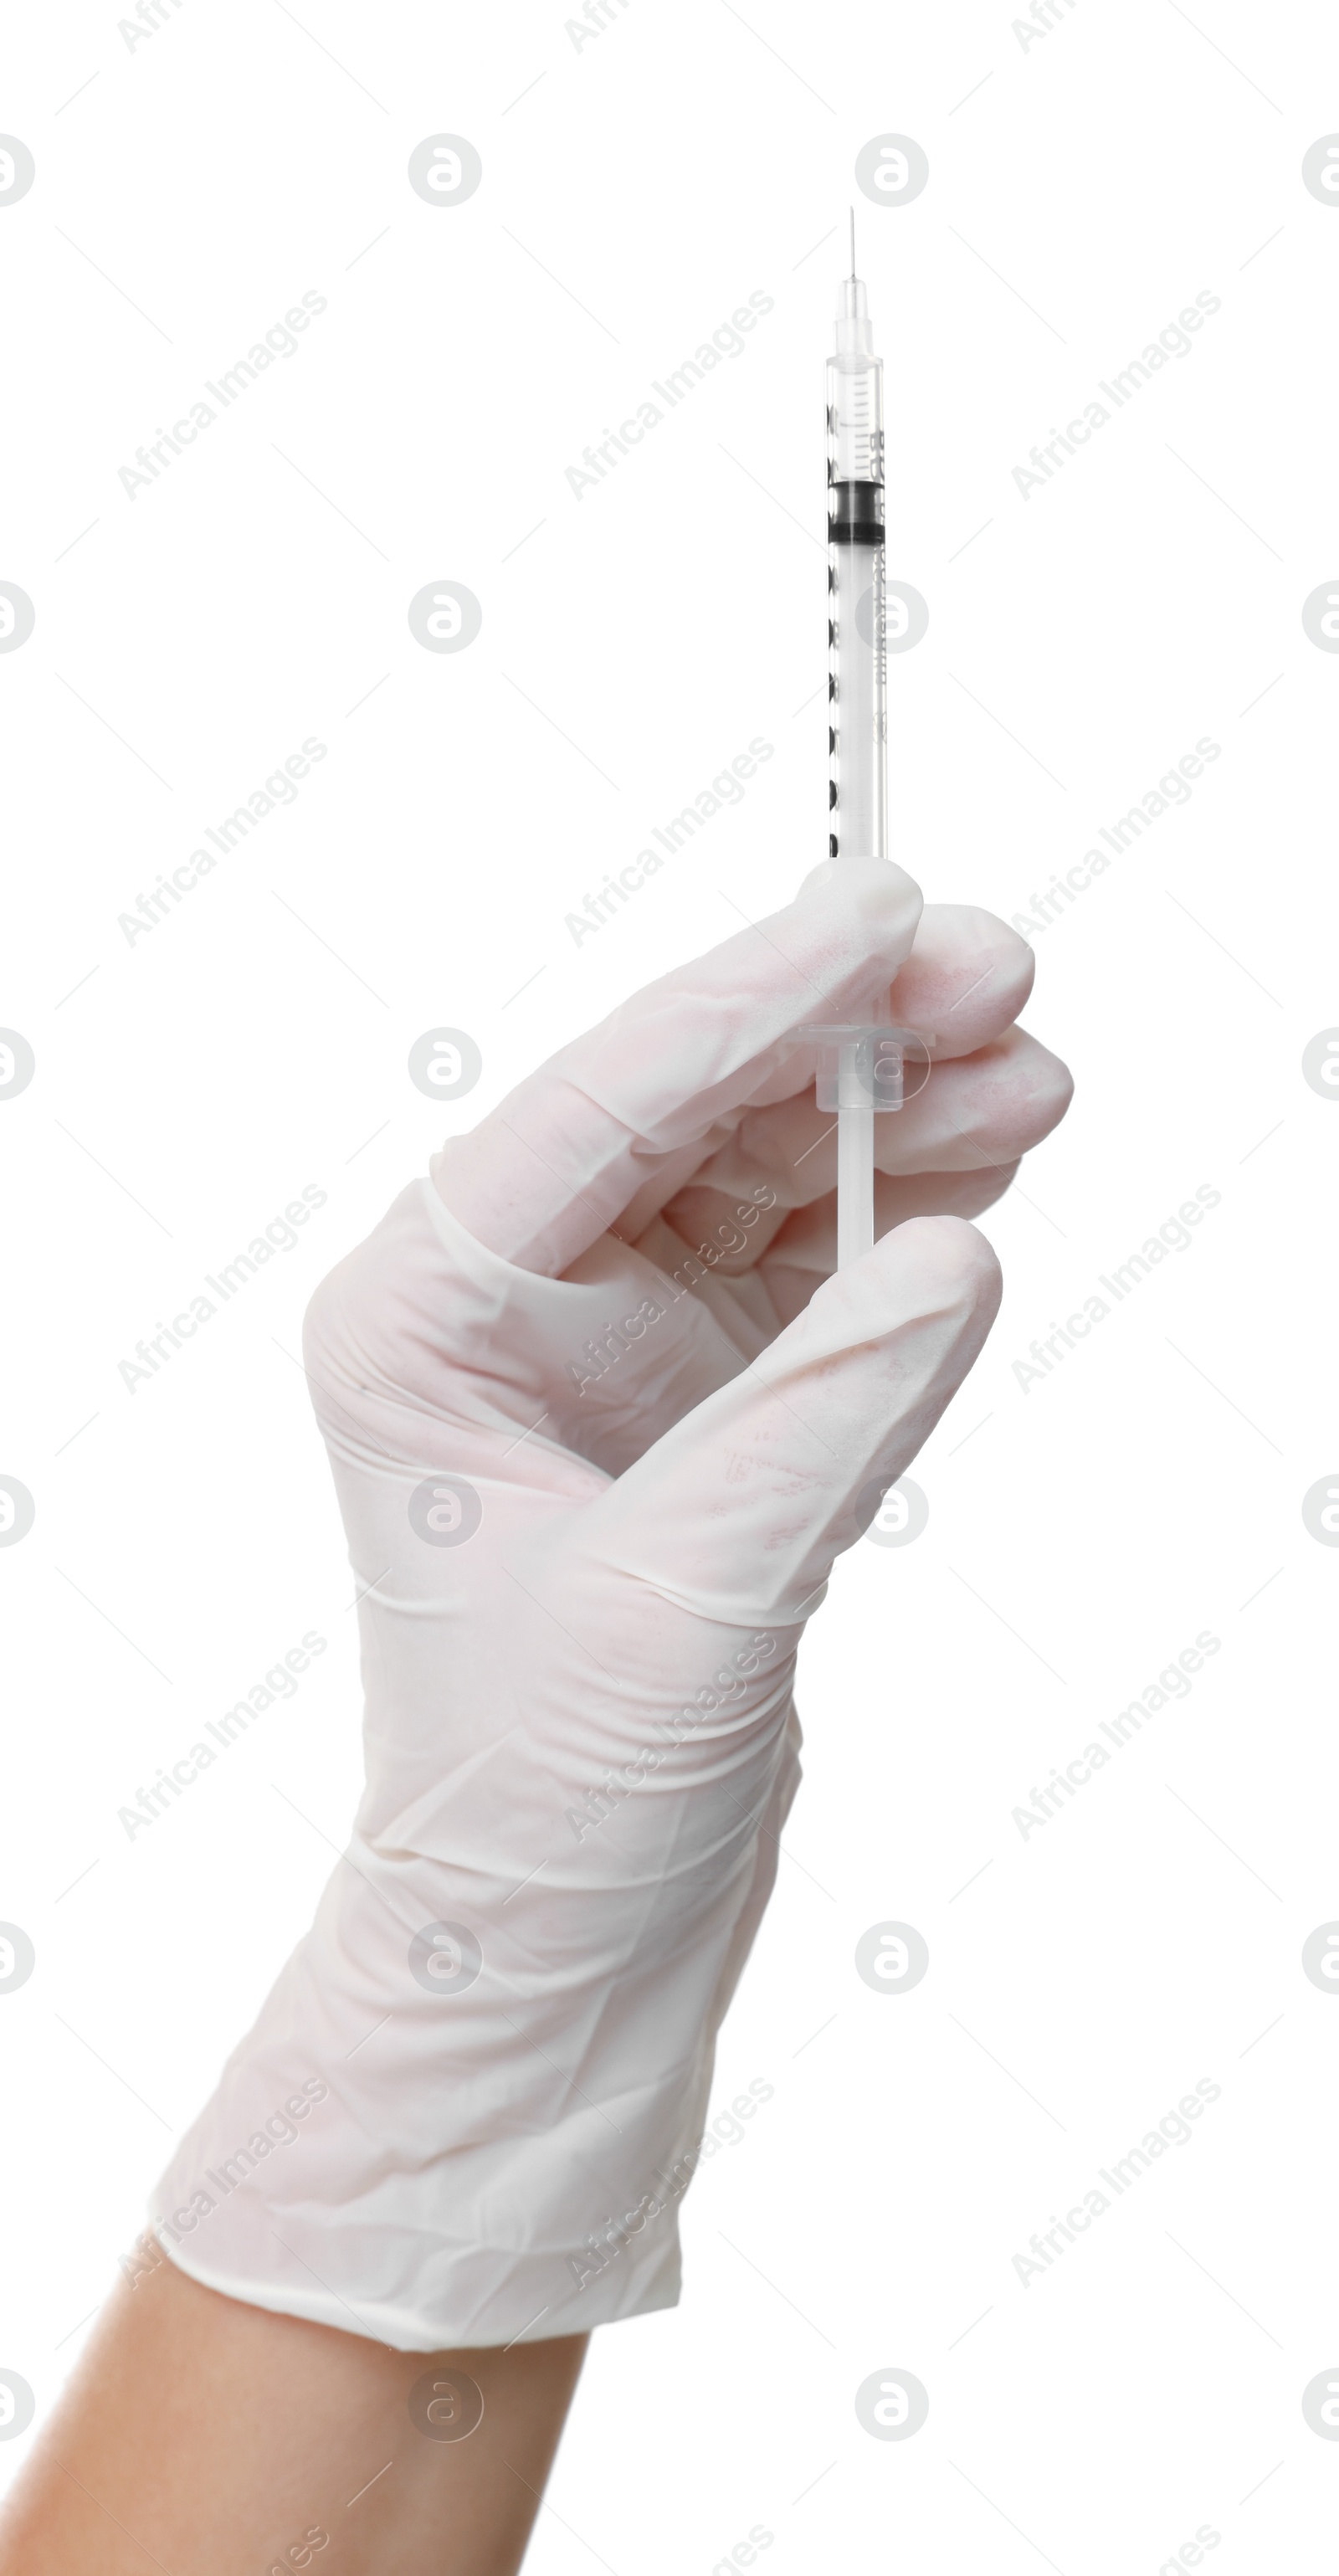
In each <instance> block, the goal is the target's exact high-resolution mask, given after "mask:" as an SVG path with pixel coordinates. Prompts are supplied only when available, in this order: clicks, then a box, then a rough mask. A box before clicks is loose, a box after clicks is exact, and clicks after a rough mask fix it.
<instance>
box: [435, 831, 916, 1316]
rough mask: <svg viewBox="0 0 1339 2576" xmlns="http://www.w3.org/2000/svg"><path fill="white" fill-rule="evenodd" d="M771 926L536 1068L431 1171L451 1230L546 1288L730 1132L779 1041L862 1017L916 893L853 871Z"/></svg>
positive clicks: (910, 935)
mask: <svg viewBox="0 0 1339 2576" xmlns="http://www.w3.org/2000/svg"><path fill="white" fill-rule="evenodd" d="M824 873H825V881H824V882H823V883H821V884H817V885H806V886H804V887H802V888H801V891H800V894H799V896H798V897H797V899H796V901H795V902H794V903H793V904H790V905H788V906H787V908H786V909H785V911H783V912H779V913H773V914H772V915H771V916H770V917H769V918H768V919H766V920H763V921H761V922H758V923H756V924H754V925H752V926H750V928H749V929H747V930H742V931H739V932H737V933H736V935H735V936H734V937H733V938H732V939H727V940H726V941H724V942H723V944H722V945H721V946H720V947H719V948H713V949H709V950H708V952H707V954H706V955H705V956H704V957H697V958H694V959H692V960H691V962H690V963H689V964H688V965H686V966H680V967H676V968H675V970H674V972H673V973H672V974H669V975H664V976H662V977H660V979H659V980H658V981H657V982H656V983H654V984H648V985H646V986H645V987H644V989H643V990H642V991H641V992H640V993H637V994H634V995H633V997H632V999H631V1000H630V1001H628V1002H625V1003H623V1004H621V1005H620V1007H619V1009H618V1010H616V1011H614V1012H613V1013H612V1014H611V1016H610V1017H609V1018H608V1019H607V1020H604V1021H602V1022H601V1023H600V1025H599V1026H598V1027H597V1028H594V1029H591V1030H589V1031H588V1032H587V1033H586V1035H585V1036H584V1037H580V1038H577V1039H576V1040H575V1041H574V1042H573V1044H572V1045H570V1046H567V1047H564V1048H563V1049H562V1050H561V1051H560V1053H559V1054H557V1055H555V1056H552V1057H550V1059H549V1061H548V1063H547V1064H545V1065H541V1066H540V1068H539V1070H538V1072H537V1073H533V1074H530V1075H529V1076H528V1077H527V1078H526V1080H525V1081H524V1082H522V1083H520V1084H518V1086H517V1088H516V1090H515V1091H513V1092H511V1093H509V1095H508V1097H507V1099H506V1100H505V1101H503V1102H502V1104H501V1106H500V1107H499V1108H497V1109H495V1110H493V1111H492V1112H491V1113H490V1115H489V1116H488V1117H487V1118H485V1119H483V1120H482V1121H481V1123H480V1124H479V1126H478V1127H476V1128H475V1129H474V1130H473V1132H472V1134H470V1135H468V1136H462V1137H459V1138H456V1139H453V1140H452V1142H451V1143H450V1144H449V1145H448V1146H447V1147H446V1148H445V1149H444V1150H443V1152H442V1153H441V1154H439V1155H438V1156H436V1157H435V1159H434V1162H433V1165H432V1176H433V1181H434V1184H435V1186H436V1188H437V1191H438V1193H439V1195H440V1197H441V1198H442V1200H443V1201H444V1203H445V1205H446V1206H447V1207H448V1208H449V1209H450V1210H451V1213H452V1215H453V1216H455V1217H457V1218H458V1219H459V1221H460V1223H461V1224H462V1225H463V1226H465V1227H466V1228H467V1229H468V1231H469V1232H470V1233H471V1234H473V1235H474V1236H475V1237H476V1239H477V1240H478V1241H479V1242H481V1243H484V1244H486V1245H487V1246H488V1248H489V1250H490V1251H492V1252H496V1253H499V1254H501V1255H502V1257H503V1259H505V1260H508V1261H512V1262H515V1263H517V1264H519V1265H520V1266H521V1267H522V1268H524V1269H527V1270H534V1271H538V1272H540V1273H542V1274H545V1275H547V1276H549V1277H556V1276H557V1275H558V1274H559V1273H560V1272H561V1271H563V1270H565V1269H566V1268H567V1266H568V1264H569V1263H570V1262H572V1261H574V1260H575V1259H576V1258H577V1256H578V1254H579V1253H581V1252H583V1251H585V1249H586V1248H587V1246H588V1245H589V1244H591V1243H593V1242H594V1241H595V1240H596V1239H597V1238H598V1237H599V1236H600V1235H601V1234H603V1233H604V1232H605V1231H606V1230H607V1229H608V1227H609V1226H610V1225H611V1223H612V1222H613V1220H614V1219H615V1218H616V1217H617V1216H618V1215H619V1213H620V1211H621V1210H622V1209H623V1208H625V1207H626V1206H627V1204H628V1201H629V1200H630V1199H631V1198H632V1197H633V1196H634V1195H635V1193H636V1191H637V1190H638V1188H639V1187H640V1185H641V1184H642V1182H643V1181H645V1180H646V1179H647V1178H648V1177H649V1175H650V1174H651V1173H652V1172H653V1171H654V1170H655V1169H656V1168H657V1167H658V1166H659V1165H660V1164H661V1163H663V1161H664V1160H665V1159H666V1158H667V1157H668V1156H670V1155H673V1154H674V1153H676V1152H683V1151H684V1150H685V1149H687V1150H688V1152H689V1154H690V1157H691V1155H692V1154H693V1153H695V1152H696V1150H697V1149H698V1148H699V1147H700V1145H701V1143H702V1140H703V1139H704V1138H705V1137H707V1136H709V1135H710V1134H711V1132H712V1130H713V1128H715V1127H717V1126H718V1125H719V1126H720V1128H721V1133H722V1134H723V1135H724V1134H727V1133H728V1132H729V1125H730V1122H731V1118H732V1116H733V1115H734V1114H735V1113H737V1112H739V1111H741V1110H742V1109H744V1108H745V1107H746V1106H747V1104H748V1102H749V1101H750V1100H751V1099H752V1098H753V1097H754V1095H755V1093H756V1092H757V1091H758V1090H759V1088H760V1087H761V1086H762V1085H763V1084H764V1083H766V1082H767V1081H768V1080H769V1078H771V1077H774V1076H775V1075H776V1074H777V1072H778V1070H779V1068H780V1067H781V1065H782V1064H783V1062H784V1058H785V1054H786V1052H787V1040H788V1038H789V1035H790V1032H791V1031H792V1030H793V1029H795V1028H796V1027H797V1026H798V1025H799V1024H801V1023H802V1022H805V1021H810V1020H828V1019H832V1018H833V1017H834V1016H845V1015H849V1014H850V1013H852V1012H857V1011H866V1012H867V1011H868V1010H869V1009H870V1008H871V1007H872V1004H873V1001H874V997H875V995H876V994H877V993H879V992H880V991H886V989H887V987H888V985H889V983H890V982H891V979H892V978H893V976H894V975H895V974H896V973H897V970H898V968H899V966H900V965H901V964H902V963H903V961H904V959H905V958H907V957H908V956H909V954H910V952H911V946H912V942H913V940H914V938H915V935H916V925H917V922H918V920H919V919H920V912H921V897H920V890H919V888H918V887H917V886H916V885H915V883H914V882H913V880H912V879H911V878H910V877H909V876H907V875H905V874H904V873H903V871H902V869H901V868H896V867H892V866H890V865H889V864H888V863H887V862H886V861H885V860H881V859H869V860H854V861H852V862H851V863H850V865H849V866H848V867H846V868H844V869H842V870H841V871H840V872H838V871H836V870H833V871H832V873H831V874H830V875H828V874H827V873H826V872H824Z"/></svg>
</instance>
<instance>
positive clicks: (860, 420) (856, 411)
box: [797, 211, 932, 1269]
mask: <svg viewBox="0 0 1339 2576" xmlns="http://www.w3.org/2000/svg"><path fill="white" fill-rule="evenodd" d="M827 444H828V758H829V764H830V766H829V776H828V856H829V859H832V860H836V861H837V862H838V864H839V865H840V864H842V863H843V862H849V861H850V860H852V859H884V860H886V859H887V856H888V848H887V809H888V705H887V673H888V657H887V641H886V637H887V625H886V610H885V572H884V517H883V497H884V479H883V478H884V444H883V360H882V359H881V358H878V357H876V356H875V354H874V339H873V332H872V329H871V325H870V319H869V304H868V299H867V297H866V294H865V289H864V285H863V283H862V281H861V280H860V279H859V278H858V277H857V276H856V273H855V214H854V211H852V215H851V274H850V276H849V277H847V278H843V280H842V282H841V285H840V286H839V288H838V290H837V345H836V348H835V350H834V352H833V354H832V356H831V357H830V358H829V360H828V372H827ZM797 1035H798V1036H800V1037H801V1038H804V1039H807V1040H809V1041H810V1042H811V1043H814V1044H816V1046H817V1050H818V1069H817V1085H816V1089H817V1097H818V1106H819V1108H820V1109H835V1111H836V1113H837V1267H838V1269H845V1267H846V1265H847V1263H848V1262H849V1261H858V1260H859V1258H860V1256H861V1254H862V1253H865V1252H869V1251H871V1250H872V1248H873V1244H874V1115H875V1112H876V1110H887V1109H900V1108H901V1107H902V1103H903V1100H904V1098H905V1097H906V1070H907V1067H908V1066H909V1065H910V1066H913V1067H923V1068H924V1070H923V1071H921V1072H920V1075H919V1079H915V1078H914V1077H913V1083H914V1088H915V1089H917V1090H919V1089H920V1088H921V1087H922V1084H923V1082H924V1080H925V1078H926V1075H927V1074H928V1070H929V1043H927V1040H926V1038H925V1036H924V1034H923V1033H922V1032H920V1031H917V1030H912V1029H895V1028H894V1027H893V1026H892V1024H891V1016H890V1013H889V1009H888V1000H887V995H886V994H884V995H882V996H880V997H878V999H876V1001H875V1003H874V1005H873V1010H872V1015H871V1017H870V1019H869V1020H865V1021H834V1022H827V1023H820V1024H817V1025H811V1026H809V1027H807V1028H804V1029H801V1030H799V1031H797ZM930 1043H932V1042H930Z"/></svg>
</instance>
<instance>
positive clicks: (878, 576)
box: [827, 280, 888, 859]
mask: <svg viewBox="0 0 1339 2576" xmlns="http://www.w3.org/2000/svg"><path fill="white" fill-rule="evenodd" d="M843 294H844V297H845V298H846V299H847V300H848V301H849V304H850V308H851V309H850V311H849V313H846V314H840V315H839V316H838V322H837V343H838V345H837V352H836V355H835V356H834V357H832V358H830V359H829V360H828V380H827V397H828V403H827V410H828V647H829V665H828V751H829V757H830V764H831V766H830V771H829V780H828V808H829V813H828V854H829V856H830V857H831V858H834V859H835V858H874V859H883V858H886V857H887V855H888V852H887V814H886V803H887V789H886V772H887V751H886V746H887V738H888V706H887V645H886V630H885V622H884V621H885V599H884V527H883V365H882V361H881V360H880V359H878V358H876V357H875V356H874V354H873V352H872V350H871V348H870V345H869V342H870V326H869V322H868V319H867V317H866V316H865V314H864V313H863V311H862V310H861V309H860V308H861V307H862V306H863V304H864V296H865V290H864V288H863V286H860V285H857V284H856V282H855V281H854V280H852V281H851V282H850V284H849V286H847V287H845V288H844V289H843Z"/></svg>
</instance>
